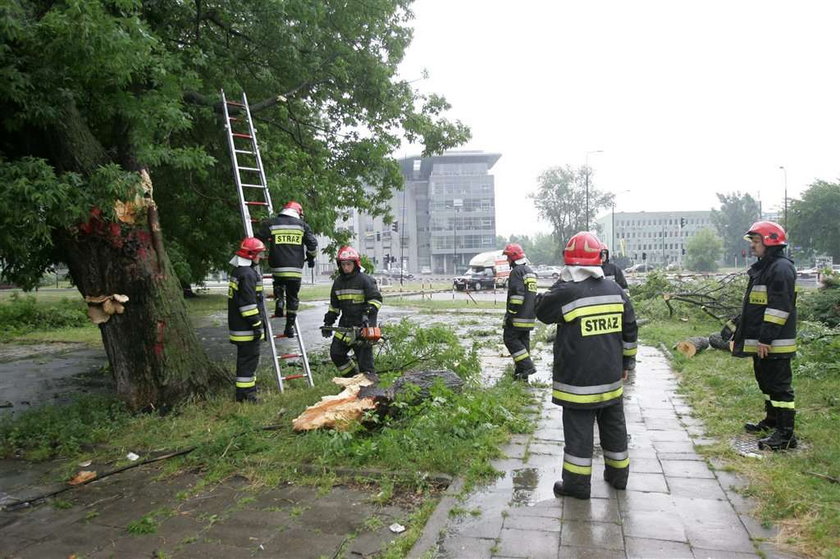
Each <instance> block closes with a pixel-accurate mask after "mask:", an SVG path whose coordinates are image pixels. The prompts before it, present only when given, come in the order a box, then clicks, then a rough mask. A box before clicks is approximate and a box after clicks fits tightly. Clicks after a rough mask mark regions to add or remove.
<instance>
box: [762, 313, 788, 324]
mask: <svg viewBox="0 0 840 559" xmlns="http://www.w3.org/2000/svg"><path fill="white" fill-rule="evenodd" d="M764 322H770V323H772V324H778V325H779V326H784V325H785V322H787V320H785V319H784V318H779V317H778V316H773V315H770V314H767V313H764Z"/></svg>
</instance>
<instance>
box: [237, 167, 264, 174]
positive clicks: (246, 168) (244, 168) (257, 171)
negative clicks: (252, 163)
mask: <svg viewBox="0 0 840 559" xmlns="http://www.w3.org/2000/svg"><path fill="white" fill-rule="evenodd" d="M239 170H240V171H253V172H255V173H259V172H260V170H259V169H257V168H256V167H240V168H239Z"/></svg>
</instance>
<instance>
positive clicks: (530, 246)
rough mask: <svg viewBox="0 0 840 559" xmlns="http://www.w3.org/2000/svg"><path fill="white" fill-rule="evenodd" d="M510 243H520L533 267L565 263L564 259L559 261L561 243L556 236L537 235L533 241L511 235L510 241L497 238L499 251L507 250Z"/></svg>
mask: <svg viewBox="0 0 840 559" xmlns="http://www.w3.org/2000/svg"><path fill="white" fill-rule="evenodd" d="M508 243H519V244H520V245H521V246H522V249H523V250H524V251H525V254H526V256H527V257H528V260H529V261H530V262H531V264H533V265H540V264H545V265H549V266H552V265H555V264H558V263H562V261H563V259H562V257H560V258H559V260H558V255H557V248H558V244H559V243H558V242H557V241H556V240H555V239H554V235H549V234H545V233H537V234H536V235H535V236H534V238H533V239H532V238H531V237H529V236H528V235H524V236H520V235H511V236H510V239H505V238H504V237H502V236H501V235H497V236H496V248H497V249H500V250H501V249H503V248H505V246H506V245H507V244H508ZM561 248H562V247H561Z"/></svg>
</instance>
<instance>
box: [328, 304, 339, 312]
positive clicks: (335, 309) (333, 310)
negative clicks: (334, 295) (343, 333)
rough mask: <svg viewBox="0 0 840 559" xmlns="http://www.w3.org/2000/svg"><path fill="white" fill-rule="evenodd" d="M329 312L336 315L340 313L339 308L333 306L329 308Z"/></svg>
mask: <svg viewBox="0 0 840 559" xmlns="http://www.w3.org/2000/svg"><path fill="white" fill-rule="evenodd" d="M327 310H328V311H329V312H335V313H337V312H338V309H337V308H335V307H334V306H332V305H330V306H329V308H327Z"/></svg>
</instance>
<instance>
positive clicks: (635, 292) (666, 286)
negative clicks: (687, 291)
mask: <svg viewBox="0 0 840 559" xmlns="http://www.w3.org/2000/svg"><path fill="white" fill-rule="evenodd" d="M672 291H674V284H672V283H671V282H670V281H668V278H667V276H666V275H665V272H664V271H662V270H654V271H652V272H649V273H648V274H647V277H646V278H645V282H644V283H642V284H636V285H631V286H630V296H631V297H632V299H633V302H634V304H635V302H636V301H637V300H645V299H661V297H662V295H663V294H664V293H670V292H672Z"/></svg>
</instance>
